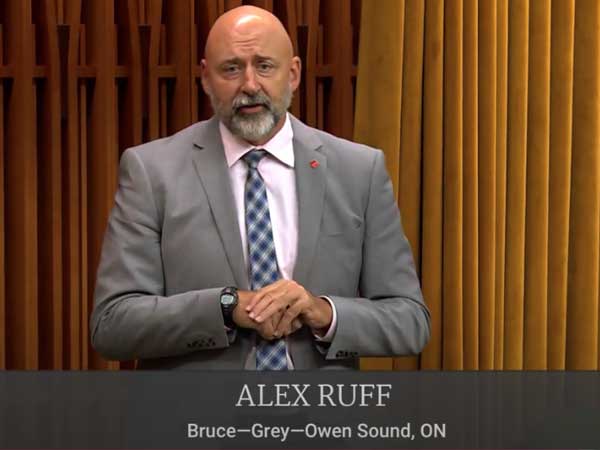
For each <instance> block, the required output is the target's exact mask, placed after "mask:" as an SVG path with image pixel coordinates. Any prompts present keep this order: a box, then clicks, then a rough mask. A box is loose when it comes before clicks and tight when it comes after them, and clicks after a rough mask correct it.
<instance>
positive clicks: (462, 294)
mask: <svg viewBox="0 0 600 450" xmlns="http://www.w3.org/2000/svg"><path fill="white" fill-rule="evenodd" d="M356 95H357V102H356V110H355V133H354V137H355V139H356V140H358V141H360V142H364V143H366V144H368V145H372V146H375V147H378V148H382V149H383V151H384V152H385V154H386V160H387V164H388V169H389V171H390V174H391V176H392V179H393V183H394V187H395V189H396V193H397V197H398V205H399V207H400V210H401V213H402V218H403V223H404V227H405V231H406V233H407V237H408V239H409V241H410V242H411V245H412V248H413V251H414V254H415V263H416V265H417V270H418V272H419V276H420V278H421V282H422V287H423V294H424V297H425V300H426V302H427V304H428V306H429V308H430V310H431V313H432V337H431V341H430V343H429V344H428V346H427V347H426V348H425V350H424V352H423V353H422V354H421V355H420V357H419V359H418V360H417V359H416V358H412V359H407V358H403V359H396V360H395V361H394V362H393V363H390V359H381V360H380V359H368V360H364V361H363V367H364V368H367V369H369V368H388V367H389V366H390V364H391V365H392V367H393V368H395V369H413V368H415V367H419V368H421V369H459V370H461V369H465V370H476V369H481V370H488V369H507V370H546V369H550V370H564V369H588V370H589V369H592V370H595V369H597V368H598V364H599V358H600V354H599V352H598V348H599V342H600V336H599V333H598V320H599V311H598V308H599V303H598V295H599V282H600V279H599V275H598V272H599V267H600V259H599V258H600V173H599V163H600V155H599V152H600V98H599V96H600V3H599V2H597V1H595V0H552V1H551V2H550V1H549V2H539V1H536V0H511V1H508V0H493V1H492V0H462V1H459V0H453V1H445V2H444V1H443V0H427V1H424V2H421V1H411V0H406V1H405V2H404V1H402V2H396V1H393V0H392V1H380V2H364V3H363V5H362V20H361V35H360V50H359V62H358V77H357V93H356Z"/></svg>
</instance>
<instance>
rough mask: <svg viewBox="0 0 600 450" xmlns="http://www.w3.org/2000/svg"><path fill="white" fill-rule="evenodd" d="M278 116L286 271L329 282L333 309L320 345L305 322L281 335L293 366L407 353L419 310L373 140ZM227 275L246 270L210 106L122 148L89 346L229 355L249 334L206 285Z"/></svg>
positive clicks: (319, 286) (323, 289)
mask: <svg viewBox="0 0 600 450" xmlns="http://www.w3.org/2000/svg"><path fill="white" fill-rule="evenodd" d="M291 120H292V127H293V130H294V152H295V158H296V162H295V170H296V184H297V193H298V226H299V236H298V256H297V260H296V265H295V271H294V279H295V280H296V281H297V282H298V283H299V284H301V285H303V286H304V287H305V288H307V289H308V290H309V291H310V292H311V293H313V294H314V295H327V296H329V297H330V298H331V299H332V301H333V302H334V304H335V307H336V311H337V315H338V316H337V328H336V332H335V336H334V338H333V341H332V342H331V343H330V344H329V345H328V346H322V345H320V344H318V345H317V344H316V343H315V339H314V337H313V336H312V334H311V332H310V330H308V329H307V328H306V327H304V328H303V329H301V330H299V331H297V332H296V333H294V334H293V335H291V336H290V337H289V338H288V346H289V347H288V348H289V352H290V356H291V358H292V360H293V363H294V366H295V368H296V369H310V368H318V367H327V368H336V367H356V365H357V357H359V356H393V355H409V354H416V353H419V352H420V351H421V350H422V349H423V347H424V345H425V344H426V343H427V341H428V339H429V312H428V310H427V308H426V306H425V304H424V302H423V298H422V294H421V290H420V286H419V281H418V279H417V276H416V273H415V269H414V264H413V259H412V254H411V250H410V247H409V244H408V241H407V239H406V237H405V235H404V233H403V231H402V226H401V223H400V214H399V212H398V208H397V206H396V201H395V199H394V194H393V191H392V184H391V182H390V179H389V177H388V175H387V172H386V169H385V165H384V158H383V154H382V152H381V151H379V150H374V149H372V148H369V147H366V146H364V145H359V144H356V143H352V142H349V141H346V140H343V139H339V138H336V137H334V136H332V135H330V134H327V133H324V132H322V131H319V130H315V129H313V128H310V127H308V126H306V125H304V124H303V123H301V122H300V121H298V120H297V119H295V118H293V117H291ZM312 160H317V161H318V162H319V163H320V164H319V166H318V167H316V168H312V167H311V164H310V162H311V161H312ZM230 285H233V286H237V287H239V288H240V289H248V275H247V271H246V268H245V264H244V260H243V256H242V244H241V239H240V235H239V227H238V223H237V216H236V212H235V203H234V200H233V194H232V190H231V185H230V179H229V173H228V168H227V164H226V161H225V155H224V151H223V145H222V141H221V137H220V133H219V127H218V120H217V119H215V118H212V119H210V120H208V121H205V122H200V123H197V124H194V125H192V126H190V127H188V128H187V129H185V130H182V131H180V132H179V133H177V134H175V135H173V136H171V137H168V138H164V139H159V140H156V141H153V142H150V143H147V144H144V145H140V146H138V147H135V148H131V149H128V150H127V151H126V152H125V153H124V154H123V156H122V158H121V164H120V172H119V188H118V191H117V194H116V197H115V205H114V208H113V210H112V212H111V215H110V219H109V222H108V227H107V230H106V234H105V237H104V244H103V248H102V255H101V259H100V265H99V268H98V275H97V282H96V289H95V293H94V310H93V313H92V317H91V324H90V326H91V339H92V345H93V347H94V348H95V349H96V350H97V351H98V352H100V354H102V355H103V356H105V357H106V358H109V359H118V360H129V359H139V360H140V364H139V367H142V368H198V369H242V368H243V367H244V363H245V361H246V358H247V356H248V354H249V352H250V351H251V350H252V347H253V344H254V341H255V336H254V333H252V332H249V331H246V330H238V333H237V335H236V337H235V339H234V340H233V341H232V342H229V339H228V336H227V333H226V332H225V328H224V324H223V318H222V314H221V309H220V304H219V294H220V291H221V289H222V288H223V287H224V286H230Z"/></svg>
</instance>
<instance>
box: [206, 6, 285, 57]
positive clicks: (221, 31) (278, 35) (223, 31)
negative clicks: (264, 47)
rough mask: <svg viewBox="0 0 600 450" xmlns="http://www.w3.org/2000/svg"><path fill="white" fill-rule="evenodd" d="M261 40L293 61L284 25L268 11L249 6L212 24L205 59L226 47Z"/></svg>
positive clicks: (236, 10) (249, 43) (226, 14)
mask: <svg viewBox="0 0 600 450" xmlns="http://www.w3.org/2000/svg"><path fill="white" fill-rule="evenodd" d="M260 38H266V39H269V40H270V41H271V43H272V44H273V47H275V48H276V49H277V50H278V51H279V52H281V56H283V57H287V58H292V56H293V54H294V49H293V46H292V41H291V39H290V37H289V35H288V34H287V31H286V30H285V28H284V26H283V24H282V23H281V22H280V21H279V19H278V18H277V17H275V16H274V15H273V14H271V13H270V12H269V11H266V10H264V9H261V8H257V7H256V6H250V5H244V6H240V7H238V8H234V9H231V10H229V11H227V12H226V13H225V14H223V15H222V16H220V17H219V18H218V19H217V20H216V21H215V23H214V25H213V26H212V28H211V29H210V32H209V33H208V38H207V39H206V47H205V49H204V54H205V58H206V59H207V60H211V59H213V58H214V57H218V55H220V54H221V53H222V52H223V50H224V49H225V48H226V47H230V46H233V45H238V46H240V47H243V46H244V45H247V46H249V45H252V44H253V43H255V42H256V41H257V40H259V39H260Z"/></svg>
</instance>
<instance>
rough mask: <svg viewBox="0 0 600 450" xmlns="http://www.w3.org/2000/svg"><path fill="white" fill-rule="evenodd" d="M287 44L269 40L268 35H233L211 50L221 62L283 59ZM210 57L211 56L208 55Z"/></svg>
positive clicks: (216, 44) (217, 41)
mask: <svg viewBox="0 0 600 450" xmlns="http://www.w3.org/2000/svg"><path fill="white" fill-rule="evenodd" d="M285 49H286V47H285V43H284V42H278V41H277V39H272V38H269V34H268V33H256V34H254V33H253V34H237V33H232V34H230V35H229V36H224V37H223V39H219V40H216V41H215V42H214V43H213V45H212V46H211V48H210V53H211V56H212V57H213V58H216V59H219V60H229V59H235V58H238V59H242V58H243V59H248V58H276V59H279V58H282V57H283V55H284V53H285ZM207 56H209V55H207Z"/></svg>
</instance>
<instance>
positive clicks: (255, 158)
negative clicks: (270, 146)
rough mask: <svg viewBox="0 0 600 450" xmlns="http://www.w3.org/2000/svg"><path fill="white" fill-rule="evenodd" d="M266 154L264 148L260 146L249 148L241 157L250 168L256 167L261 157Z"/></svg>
mask: <svg viewBox="0 0 600 450" xmlns="http://www.w3.org/2000/svg"><path fill="white" fill-rule="evenodd" d="M266 154H267V151H266V150H263V149H261V148H255V149H252V150H250V151H249V152H248V153H246V154H245V155H244V156H242V159H243V160H244V162H245V163H246V164H248V167H249V168H250V169H256V168H257V167H258V163H259V162H260V160H261V159H263V158H264V157H265V156H266Z"/></svg>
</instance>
